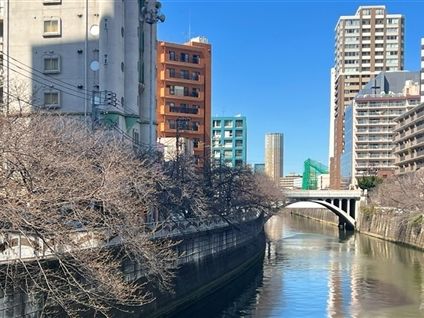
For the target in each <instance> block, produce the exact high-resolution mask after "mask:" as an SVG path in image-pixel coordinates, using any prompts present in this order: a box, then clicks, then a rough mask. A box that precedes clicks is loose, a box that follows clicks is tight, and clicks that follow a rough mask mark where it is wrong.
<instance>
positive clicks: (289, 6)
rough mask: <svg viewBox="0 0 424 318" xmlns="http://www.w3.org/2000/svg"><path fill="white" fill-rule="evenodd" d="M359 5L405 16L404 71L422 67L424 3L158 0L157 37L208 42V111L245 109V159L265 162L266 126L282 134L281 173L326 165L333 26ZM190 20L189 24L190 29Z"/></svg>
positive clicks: (223, 112) (233, 112) (242, 111)
mask: <svg viewBox="0 0 424 318" xmlns="http://www.w3.org/2000/svg"><path fill="white" fill-rule="evenodd" d="M359 5H386V7H387V10H388V12H389V13H396V14H403V15H405V21H406V23H405V69H407V70H418V69H419V55H420V48H419V47H420V39H421V37H424V22H423V21H424V1H422V0H421V1H343V0H327V1H316V0H315V1H314V0H309V1H285V0H280V1H278V0H276V1H272V0H268V1H266V0H265V1H263V0H262V1H261V0H256V1H236V0H233V1H231V0H229V1H220V0H211V1H202V0H187V1H184V0H163V1H162V12H163V13H164V14H165V15H166V21H165V23H163V24H161V25H160V26H159V31H158V38H159V39H160V40H164V41H169V42H176V43H184V42H186V41H187V39H188V38H189V30H191V35H192V37H194V36H198V35H203V36H206V37H207V38H208V39H209V42H210V43H211V44H212V50H213V55H212V77H213V82H212V115H216V116H223V115H226V116H232V115H236V114H243V115H245V116H246V117H247V124H248V162H249V163H259V162H263V161H264V139H265V137H264V136H265V133H267V132H282V133H284V135H285V141H284V146H285V154H284V173H285V174H287V173H289V172H302V170H303V161H304V160H306V159H307V158H312V159H315V160H318V161H321V162H322V163H324V164H327V161H328V130H329V128H328V127H329V103H330V68H331V67H332V64H333V59H334V27H335V25H336V23H337V20H338V18H339V16H341V15H353V14H355V12H356V9H357V8H358V6H359ZM189 25H190V26H191V27H189Z"/></svg>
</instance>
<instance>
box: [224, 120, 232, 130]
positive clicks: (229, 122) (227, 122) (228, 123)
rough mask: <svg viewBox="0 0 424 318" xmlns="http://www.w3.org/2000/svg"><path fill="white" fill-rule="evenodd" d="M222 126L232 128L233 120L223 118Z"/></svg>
mask: <svg viewBox="0 0 424 318" xmlns="http://www.w3.org/2000/svg"><path fill="white" fill-rule="evenodd" d="M224 127H225V128H233V121H232V120H224Z"/></svg>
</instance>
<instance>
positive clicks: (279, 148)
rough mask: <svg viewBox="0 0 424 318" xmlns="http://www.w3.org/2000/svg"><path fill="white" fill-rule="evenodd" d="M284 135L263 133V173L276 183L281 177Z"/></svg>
mask: <svg viewBox="0 0 424 318" xmlns="http://www.w3.org/2000/svg"><path fill="white" fill-rule="evenodd" d="M283 158H284V135H283V134H281V133H269V134H266V135H265V175H267V176H268V177H269V178H270V179H271V180H273V181H274V182H275V183H276V184H279V183H280V178H281V177H283V176H284V175H283V161H284V160H283Z"/></svg>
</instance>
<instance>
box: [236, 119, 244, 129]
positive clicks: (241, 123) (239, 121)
mask: <svg viewBox="0 0 424 318" xmlns="http://www.w3.org/2000/svg"><path fill="white" fill-rule="evenodd" d="M236 127H237V128H242V127H243V121H242V120H236Z"/></svg>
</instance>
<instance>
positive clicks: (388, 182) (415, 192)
mask: <svg viewBox="0 0 424 318" xmlns="http://www.w3.org/2000/svg"><path fill="white" fill-rule="evenodd" d="M370 198H371V202H372V203H374V204H375V205H379V206H385V207H392V208H395V209H397V210H398V211H402V212H409V213H411V212H422V207H423V206H424V170H423V169H420V170H418V171H416V172H413V173H408V174H404V175H395V176H392V177H390V178H388V179H385V180H384V181H383V182H382V183H381V184H380V185H379V186H377V187H376V188H375V189H374V190H373V191H372V192H371V195H370Z"/></svg>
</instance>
